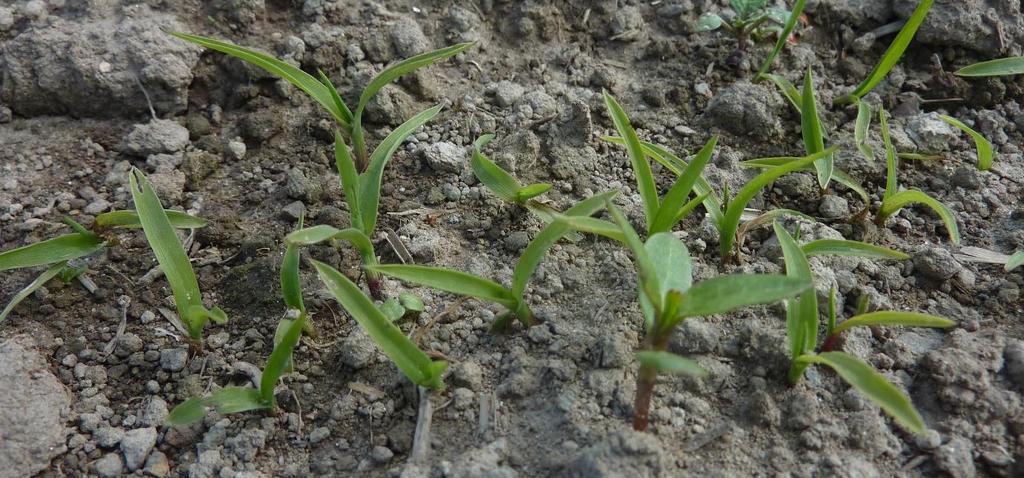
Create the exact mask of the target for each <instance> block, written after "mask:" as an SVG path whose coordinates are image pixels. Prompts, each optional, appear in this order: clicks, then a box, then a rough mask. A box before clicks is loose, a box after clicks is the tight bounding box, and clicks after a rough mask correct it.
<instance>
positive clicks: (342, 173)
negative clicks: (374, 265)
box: [334, 132, 372, 233]
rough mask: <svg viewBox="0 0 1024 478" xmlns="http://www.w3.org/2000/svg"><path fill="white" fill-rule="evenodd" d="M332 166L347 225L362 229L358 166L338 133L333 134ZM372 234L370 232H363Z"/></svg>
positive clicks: (360, 185)
mask: <svg viewBox="0 0 1024 478" xmlns="http://www.w3.org/2000/svg"><path fill="white" fill-rule="evenodd" d="M334 164H335V166H336V167H337V168H338V178H339V179H341V191H342V193H343V194H344V195H345V202H346V203H348V210H349V223H350V224H352V226H353V227H357V228H362V227H364V226H363V225H364V222H363V207H362V203H361V202H360V201H362V195H361V194H360V188H361V187H362V182H361V181H360V180H359V171H358V166H356V163H355V161H354V160H353V159H352V155H351V154H350V153H349V151H348V145H347V144H345V138H344V137H342V135H341V134H339V133H338V132H335V133H334ZM364 232H367V233H372V231H364Z"/></svg>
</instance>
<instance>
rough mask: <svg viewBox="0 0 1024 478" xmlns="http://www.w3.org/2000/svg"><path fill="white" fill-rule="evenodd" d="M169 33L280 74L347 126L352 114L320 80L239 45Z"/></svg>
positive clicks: (274, 73)
mask: <svg viewBox="0 0 1024 478" xmlns="http://www.w3.org/2000/svg"><path fill="white" fill-rule="evenodd" d="M168 33H170V34H171V35H174V36H176V37H178V38H180V39H182V40H185V41H189V42H192V43H195V44H197V45H200V46H204V47H206V48H209V49H211V50H216V51H219V52H221V53H226V54H228V55H231V56H233V57H235V58H238V59H240V60H242V61H245V62H247V63H250V64H252V65H255V66H257V67H260V68H262V69H264V70H266V71H267V72H269V73H270V74H272V75H275V76H278V77H281V78H282V79H284V80H285V81H287V82H289V83H291V84H293V85H295V87H296V88H298V89H300V90H302V91H305V92H306V94H308V95H309V96H310V97H311V98H313V100H314V101H316V102H317V103H320V106H323V107H324V109H326V110H327V111H328V112H329V113H331V115H332V116H334V119H335V120H337V121H338V123H340V124H341V125H342V126H344V127H345V129H348V128H349V124H350V122H351V120H350V117H351V114H350V113H349V114H346V113H347V112H346V111H345V110H342V109H340V108H339V106H338V103H335V100H334V97H333V96H332V93H331V91H330V88H329V87H327V86H325V85H324V84H323V83H321V82H320V80H318V79H317V78H316V77H315V76H313V75H310V74H309V73H306V72H304V71H302V70H301V69H299V68H296V67H294V66H292V65H289V64H288V63H285V62H283V61H281V60H278V59H277V58H274V57H272V56H270V55H267V54H264V53H260V52H258V51H255V50H250V49H247V48H244V47H240V46H238V45H235V44H233V43H229V42H224V41H220V40H214V39H212V38H206V37H201V36H197V35H189V34H186V33H179V32H168Z"/></svg>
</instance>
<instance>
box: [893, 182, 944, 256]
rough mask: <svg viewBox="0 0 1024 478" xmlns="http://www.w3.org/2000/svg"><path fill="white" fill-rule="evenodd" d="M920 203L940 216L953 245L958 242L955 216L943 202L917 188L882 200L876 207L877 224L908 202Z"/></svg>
mask: <svg viewBox="0 0 1024 478" xmlns="http://www.w3.org/2000/svg"><path fill="white" fill-rule="evenodd" d="M914 203H920V204H924V205H925V206H928V207H930V208H931V209H932V210H933V211H935V213H936V214H938V215H939V217H940V218H942V222H944V223H945V224H946V231H947V232H949V240H950V241H952V242H953V244H954V245H959V244H960V229H959V228H958V227H957V225H956V216H954V215H953V211H951V210H950V209H949V208H948V207H946V205H945V204H942V203H941V202H939V201H938V200H936V199H935V198H933V197H931V196H929V195H927V194H925V193H923V192H921V191H917V190H913V189H912V190H907V191H901V192H898V193H896V194H893V195H892V196H889V197H888V198H886V199H885V200H883V201H882V207H881V208H879V209H878V219H877V221H876V222H877V223H878V224H884V223H885V220H886V219H888V218H889V216H892V215H893V214H895V213H896V212H898V211H899V210H900V209H903V208H904V207H905V206H907V205H909V204H914Z"/></svg>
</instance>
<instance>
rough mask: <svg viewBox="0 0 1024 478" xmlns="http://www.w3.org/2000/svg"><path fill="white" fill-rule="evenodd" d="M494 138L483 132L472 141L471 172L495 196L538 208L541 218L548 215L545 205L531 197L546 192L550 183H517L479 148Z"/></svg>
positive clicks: (529, 207)
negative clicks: (526, 184) (524, 184)
mask: <svg viewBox="0 0 1024 478" xmlns="http://www.w3.org/2000/svg"><path fill="white" fill-rule="evenodd" d="M492 139H494V135H493V134H485V135H483V136H481V137H479V138H477V139H476V141H474V142H473V158H472V160H471V161H470V166H472V168H473V174H474V175H476V178H477V179H479V180H480V182H481V183H483V185H484V186H486V187H487V189H490V190H491V192H493V193H494V194H495V195H496V196H498V197H499V198H501V199H503V200H505V201H506V202H509V203H512V204H518V205H520V206H523V207H526V208H528V209H530V210H531V211H533V210H535V209H540V212H539V213H538V216H540V217H541V218H545V217H548V215H547V214H545V213H546V211H547V207H546V206H543V205H541V204H539V203H537V202H536V201H534V200H533V199H534V198H535V197H537V196H540V195H541V194H544V193H546V192H547V191H548V190H549V189H551V185H550V184H547V183H536V184H530V185H528V186H523V185H522V184H519V181H517V180H516V178H515V177H514V176H512V174H510V173H509V172H508V171H505V170H504V169H501V166H498V165H497V164H495V163H494V161H491V160H490V159H488V158H487V156H484V154H483V153H482V152H480V150H481V149H483V147H484V146H487V144H488V143H490V142H491V140H492Z"/></svg>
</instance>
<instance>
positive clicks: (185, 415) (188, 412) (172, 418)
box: [167, 397, 206, 427]
mask: <svg viewBox="0 0 1024 478" xmlns="http://www.w3.org/2000/svg"><path fill="white" fill-rule="evenodd" d="M205 415H206V405H204V404H203V399H202V398H200V397H192V398H189V399H188V400H185V401H184V402H181V403H179V404H178V406H176V407H174V409H173V410H171V413H170V415H167V423H169V424H171V425H173V426H178V427H180V426H184V425H189V424H192V423H195V422H198V421H199V420H202V419H203V416H205Z"/></svg>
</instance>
